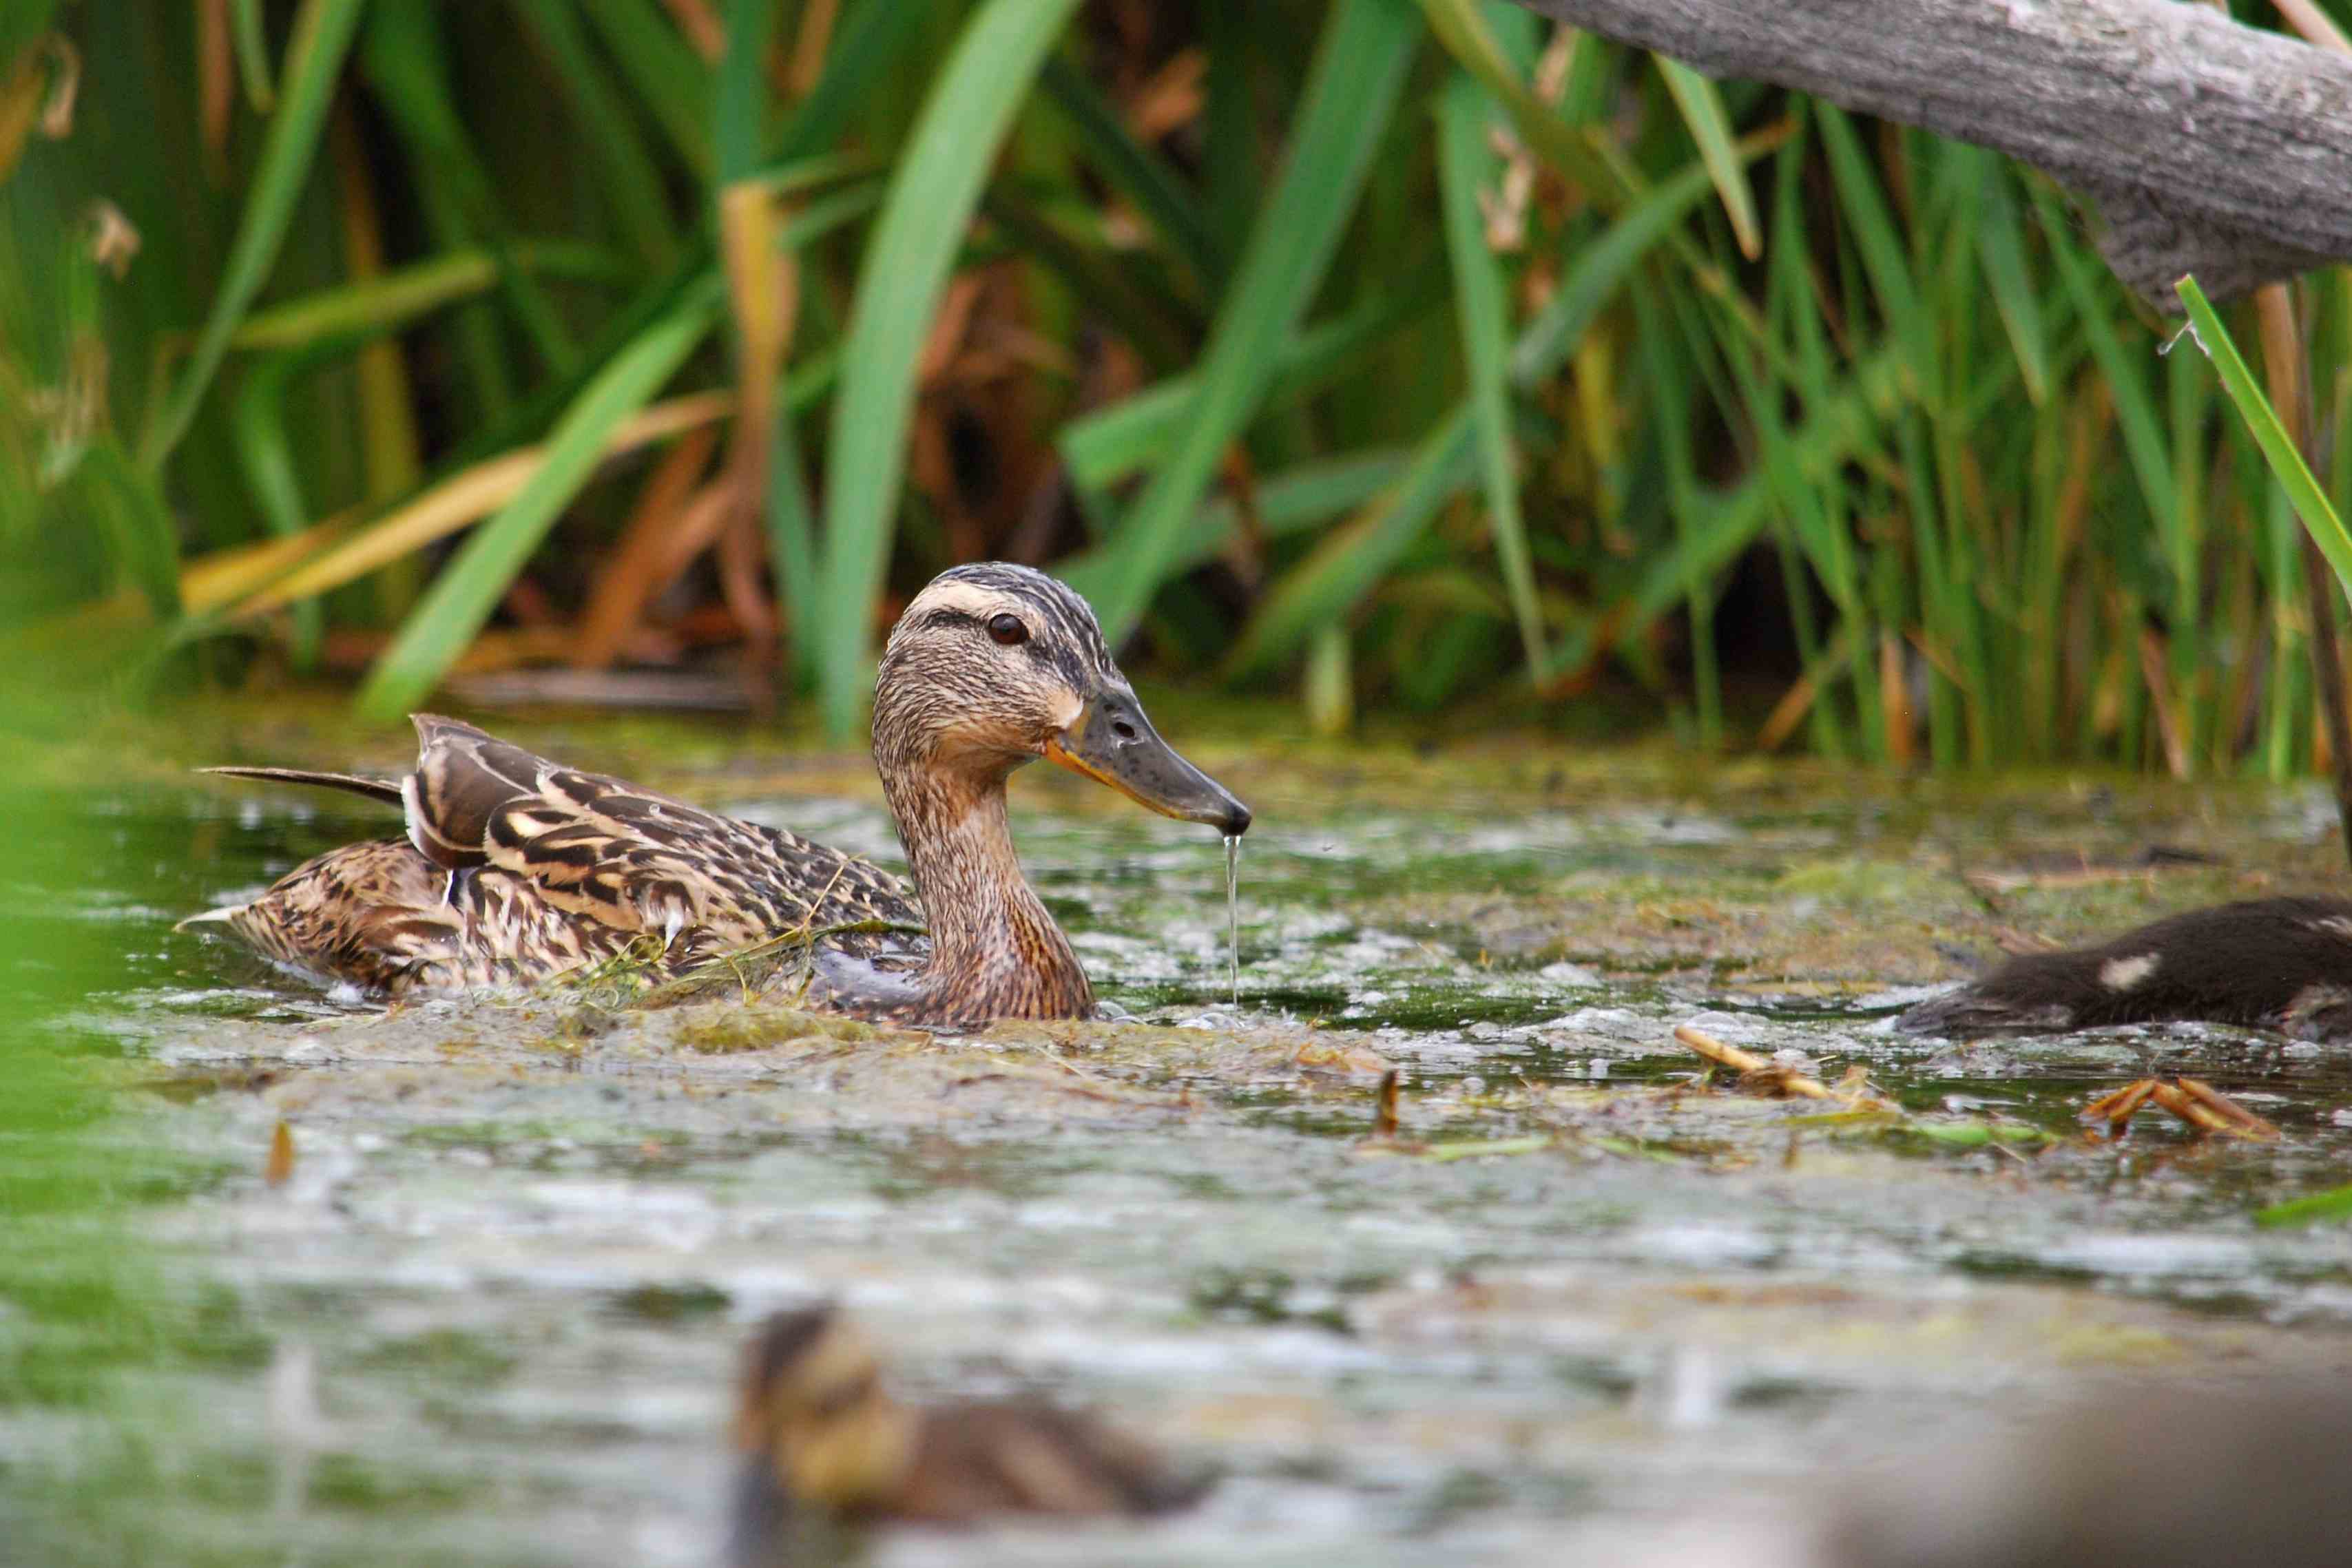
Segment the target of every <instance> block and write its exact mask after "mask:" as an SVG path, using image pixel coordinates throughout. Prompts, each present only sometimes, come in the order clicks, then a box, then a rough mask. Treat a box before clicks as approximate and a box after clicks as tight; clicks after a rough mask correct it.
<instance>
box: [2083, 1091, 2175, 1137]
mask: <svg viewBox="0 0 2352 1568" xmlns="http://www.w3.org/2000/svg"><path fill="white" fill-rule="evenodd" d="M2155 1092H2156V1080H2155V1079H2153V1078H2143V1079H2141V1080H2140V1081H2139V1082H2137V1083H2126V1084H2125V1085H2124V1086H2123V1087H2122V1088H2120V1089H2117V1090H2115V1091H2113V1092H2110V1093H2106V1094H2102V1095H2100V1096H2099V1097H2098V1098H2097V1099H2095V1100H2094V1101H2092V1102H2091V1103H2089V1104H2087V1105H2085V1106H2084V1107H2083V1109H2082V1111H2081V1113H2079V1114H2080V1117H2081V1119H2082V1120H2083V1121H2085V1122H2105V1124H2107V1135H2108V1136H2109V1137H2112V1138H2120V1137H2122V1136H2123V1135H2124V1132H2125V1130H2126V1128H2128V1127H2129V1126H2130V1125H2131V1119H2132V1116H2133V1115H2134V1113H2137V1111H2138V1110H2139V1108H2140V1107H2141V1106H2142V1105H2145V1104H2147V1102H2148V1097H2149V1096H2150V1095H2152V1094H2154V1093H2155Z"/></svg>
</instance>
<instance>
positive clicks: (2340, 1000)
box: [1895, 898, 2352, 1044]
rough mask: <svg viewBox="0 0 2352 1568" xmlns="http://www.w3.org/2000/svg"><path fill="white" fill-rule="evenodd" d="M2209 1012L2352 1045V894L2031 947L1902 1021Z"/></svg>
mask: <svg viewBox="0 0 2352 1568" xmlns="http://www.w3.org/2000/svg"><path fill="white" fill-rule="evenodd" d="M2186 1019H2198V1020H2202V1021H2204V1022H2208V1023H2223V1024H2235V1025H2238V1026H2241V1027H2242V1028H2247V1029H2266V1030H2276V1031H2277V1032H2279V1033H2281V1034H2284V1035H2289V1036H2292V1037H2294V1039H2297V1040H2317V1041H2321V1042H2324V1043H2329V1044H2339V1043H2346V1042H2352V902H2347V901H2345V900H2343V899H2336V898H2263V899H2253V900H2249V901H2247V902H2244V903H2240V904H2222V905H2221V906H2220V907H2218V908H2214V909H2197V910H2191V911H2189V913H2188V914H2185V915H2173V916H2171V917H2170V918H2168V919H2165V920H2159V921H2157V922H2156V923H2155V924H2153V925H2143V926H2141V927H2140V928H2139V929H2138V930H2137V931H2133V932H2130V933H2128V934H2126V935H2125V936H2118V937H2116V939H2115V940H2113V941H2111V942H2105V943H2102V944H2100V945H2099V946H2095V947H2079V948H2074V949H2072V950H2070V951H2067V952H2063V953H2028V954H2024V955H2021V956H2018V957H2014V958H2011V959H2010V960H2009V961H2008V962H2007V963H2005V964H2003V965H2002V966H2001V967H2000V968H1998V969H1995V970H1994V971H1993V972H1992V973H1991V974H1990V975H1987V976H1986V977H1984V978H1982V979H1980V980H1976V981H1972V982H1970V983H1969V984H1968V985H1964V986H1962V987H1960V988H1958V989H1957V990H1954V991H1950V992H1948V993H1946V994H1945V995H1943V996H1940V997H1934V998H1929V999H1928V1000H1927V1001H1924V1002H1921V1003H1919V1004H1918V1005H1917V1006H1916V1007H1914V1008H1912V1009H1910V1010H1909V1011H1907V1012H1906V1013H1904V1014H1903V1015H1902V1016H1901V1017H1900V1018H1898V1019H1895V1028H1897V1029H1899V1030H1903V1031H1904V1032H1905V1033H1906V1034H1936V1035H1948V1036H1951V1037H1954V1038H1957V1039H1969V1038H1972V1037H1975V1036H1979V1035H1993V1034H2062V1033H2064V1032H2066V1031H2068V1030H2078V1029H2095V1028H2098V1027H2101V1026H2103V1025H2107V1024H2126V1023H2158V1022H2165V1021H2173V1020H2186Z"/></svg>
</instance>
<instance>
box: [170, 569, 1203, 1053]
mask: <svg viewBox="0 0 2352 1568" xmlns="http://www.w3.org/2000/svg"><path fill="white" fill-rule="evenodd" d="M1014 632H1017V633H1018V635H1017V636H1016V635H1013V633H1014ZM415 725H416V733H417V763H416V768H415V771H414V772H412V773H411V774H409V775H408V776H407V778H405V779H403V780H401V781H400V782H399V783H397V784H394V783H389V782H386V781H383V780H378V779H360V778H355V777H352V776H351V775H348V774H328V773H309V772H302V771H299V770H295V769H288V768H220V769H216V770H215V771H219V772H224V773H230V774H235V775H238V776H242V777H248V778H257V779H270V780H276V781H279V782H290V783H299V784H307V785H320V786H324V787H328V788H332V789H346V790H350V791H352V792H355V793H358V794H362V795H365V796H368V797H369V798H371V799H373V800H380V801H383V802H385V803H387V804H395V803H396V804H397V805H399V806H400V808H401V810H402V811H403V813H404V816H405V818H406V821H407V827H408V836H407V839H406V841H401V840H387V841H375V842H369V843H361V844H352V845H348V846H346V847H344V848H342V849H339V850H334V851H331V852H328V853H326V854H324V855H320V856H319V857H318V858H317V859H315V860H312V861H310V862H308V863H306V864H304V865H302V866H300V867H299V868H297V869H296V870H295V871H294V872H292V873H289V875H288V876H286V877H285V878H284V879H283V880H281V881H280V882H279V883H278V884H277V885H276V886H274V887H272V888H271V889H269V891H268V893H266V894H263V895H262V896H260V897H259V898H257V899H255V900H253V901H252V902H251V903H249V904H237V905H233V906H230V907H228V908H225V909H220V910H215V911H214V912H212V913H211V914H210V915H205V916H200V917H199V918H201V919H209V920H215V921H219V922H223V923H225V924H226V925H228V926H229V927H230V928H231V929H232V930H234V931H236V933H237V934H238V935H239V936H243V937H244V938H245V939H246V940H247V941H248V942H250V943H251V944H252V945H253V946H256V947H257V948H258V949H260V950H261V951H262V952H263V953H265V954H267V955H268V956H270V957H272V958H274V959H276V960H278V962H280V963H283V964H286V965H289V966H290V967H295V968H298V969H300V970H303V971H306V972H309V973H311V974H315V975H319V976H320V977H325V978H327V979H329V980H331V981H337V982H342V983H346V984H351V985H354V986H357V987H359V988H362V989H363V990H365V991H368V992H372V993H375V994H379V995H386V996H404V995H410V994H415V993H420V992H432V991H446V990H455V989H464V988H475V987H485V986H514V985H530V984H535V983H538V982H541V981H545V980H549V979H552V978H556V977H562V976H565V975H568V974H572V973H575V972H577V971H579V970H581V969H583V967H588V966H591V965H594V964H597V963H600V962H603V961H605V960H609V959H613V958H615V957H618V956H623V955H624V954H626V955H630V956H634V957H635V958H638V959H641V960H644V961H646V962H647V963H648V964H650V965H651V966H652V967H656V969H660V970H667V971H672V972H675V971H677V970H679V969H683V968H687V967H691V966H693V965H696V964H698V963H701V962H704V961H706V960H708V959H710V958H712V957H715V956H719V955H722V954H727V953H730V952H734V951H737V950H740V949H742V948H746V947H750V946H755V945H758V944H762V943H767V942H772V941H774V940H776V939H778V938H782V937H788V936H793V935H795V934H797V935H800V936H808V937H811V938H812V941H813V947H814V956H813V961H812V965H811V967H810V970H809V981H810V985H809V989H808V991H807V993H806V999H807V1000H808V1001H809V1002H810V1003H812V1004H813V1005H815V1006H819V1007H824V1008H830V1009H835V1010H838V1011H843V1012H848V1013H854V1014H857V1015H859V1016H863V1017H869V1018H878V1019H894V1020H899V1021H906V1022H915V1023H966V1022H978V1021H982V1020H984V1019H991V1018H999V1017H1008V1016H1011V1017H1027V1018H1066V1017H1076V1016H1080V1015H1083V1014H1085V1013H1087V1012H1089V1011H1091V1010H1092V1009H1093V1007H1094V991H1093V988H1092V987H1090V986H1089V985H1088V984H1087V977H1086V973H1085V971H1084V970H1083V969H1082V968H1081V967H1079V965H1078V961H1077V956H1076V953H1075V952H1073V951H1072V949H1071V947H1070V944H1069V941H1068V939H1067V938H1066V937H1065V936H1063V935H1062V932H1061V930H1060V928H1059V927H1058V926H1056V925H1055V924H1054V920H1053V917H1052V916H1051V915H1048V914H1047V913H1046V911H1045V905H1044V904H1041V903H1040V902H1039V901H1038V899H1037V895H1036V894H1034V892H1033V891H1031V889H1030V887H1029V884H1028V882H1027V881H1026V879H1025V878H1024V876H1023V875H1022V873H1021V864H1020V860H1019V858H1018V856H1017V855H1015V853H1014V852H1013V837H1012V831H1011V829H1010V826H1009V824H1008V822H1007V821H1006V817H1005V800H1004V786H1005V780H1006V779H1007V778H1008V777H1009V776H1010V775H1011V774H1012V772H1013V769H1014V768H1018V767H1020V766H1022V765H1023V764H1024V763H1026V762H1029V761H1032V760H1034V759H1035V758H1038V757H1041V756H1045V757H1052V758H1055V760H1057V761H1060V762H1063V763H1065V764H1066V766H1069V767H1072V768H1075V769H1076V770H1077V771H1079V772H1082V773H1086V774H1088V775H1089V776H1091V777H1094V778H1097V779H1102V780H1103V781H1105V782H1107V783H1109V784H1111V785H1113V786H1114V787H1115V788H1118V789H1121V790H1123V791H1124V792H1126V793H1128V794H1129V795H1131V796H1133V797H1134V798H1136V799H1137V800H1141V801H1142V802H1143V803H1144V804H1146V805H1149V806H1151V807H1152V808H1153V809H1155V810H1161V811H1165V812H1167V813H1169V814H1171V815H1179V816H1185V817H1190V818H1192V819H1194V820H1197V821H1211V822H1215V823H1217V824H1218V825H1220V826H1222V827H1223V828H1224V829H1225V831H1229V832H1239V831H1243V830H1244V829H1245V828H1246V827H1247V826H1248V822H1249V812H1248V810H1247V808H1245V807H1244V806H1243V805H1242V804H1241V803H1240V802H1239V801H1237V800H1234V799H1233V797H1232V796H1230V795H1228V794H1226V793H1225V792H1224V791H1223V789H1220V788H1219V787H1218V786H1217V785H1215V784H1214V783H1213V781H1211V780H1210V779H1207V778H1206V777H1205V776H1203V775H1202V774H1201V773H1200V772H1199V771H1198V770H1197V769H1195V768H1192V765H1191V764H1189V763H1187V762H1185V761H1184V760H1183V759H1182V758H1180V757H1178V756H1176V754H1175V753H1174V752H1173V751H1171V750H1170V749H1169V748H1168V747H1167V745H1166V743H1165V742H1163V741H1161V740H1160V737H1158V736H1157V735H1156V734H1154V733H1153V732H1152V731H1151V728H1150V723H1149V722H1148V721H1147V720H1146V719H1145V718H1144V717H1143V714H1142V709H1141V708H1140V706H1138V705H1137V704H1136V702H1135V697H1134V694H1133V692H1132V691H1131V690H1129V688H1128V685H1127V682H1126V679H1125V677H1123V676H1122V675H1120V674H1119V673H1118V667H1117V666H1116V665H1115V664H1113V663H1112V662H1111V658H1110V653H1109V651H1108V648H1107V647H1106V646H1105V645H1104V643H1103V639H1102V633H1101V632H1100V630H1099V629H1098V628H1097V626H1096V624H1095V620H1094V615H1093V612H1091V611H1089V610H1088V609H1087V605H1086V602H1085V601H1083V600H1081V599H1079V598H1078V597H1077V596H1076V594H1074V593H1072V592H1071V591H1069V590H1068V589H1066V588H1064V587H1063V586H1062V585H1061V584H1059V583H1057V582H1055V581H1053V580H1051V579H1049V578H1046V577H1045V576H1044V575H1043V574H1041V573H1038V572H1035V571H1032V570H1028V569H1026V568H1024V567H1008V566H996V565H985V566H976V567H960V568H957V569H955V570H951V571H949V572H947V573H944V574H942V575H941V576H940V578H938V579H937V580H934V581H933V582H932V584H931V585H930V586H929V588H928V589H926V590H925V591H923V593H922V594H920V595H919V596H918V597H917V599H916V600H915V601H914V602H913V603H912V604H910V605H909V606H908V610H907V612H906V614H905V615H903V616H902V617H901V618H900V620H899V622H898V626H897V627H896V628H894V629H893V631H892V632H891V636H890V641H889V643H888V646H887V648H886V649H885V651H884V654H883V658H882V664H881V669H880V673H879V674H878V675H877V681H876V688H875V710H874V748H875V760H876V764H877V768H879V770H880V772H881V776H882V784H883V791H884V793H885V795H886V796H887V798H888V800H889V803H890V809H891V810H892V812H893V813H894V814H895V815H896V817H897V819H898V831H899V837H900V840H901V841H902V842H903V843H904V844H905V846H906V850H907V858H908V863H909V864H910V866H911V867H912V869H913V871H914V874H915V880H916V882H917V883H918V884H919V886H920V887H921V888H922V890H923V900H922V904H921V905H920V906H919V905H918V904H917V903H916V901H915V899H914V897H913V895H912V894H910V893H909V892H908V889H907V888H906V887H905V886H904V885H903V884H902V883H900V882H899V881H898V878H896V877H893V876H891V875H890V874H889V873H887V872H884V871H881V870H879V869H878V868H877V867H875V866H872V865H869V864H867V863H866V862H862V861H859V860H857V859H856V858H854V857H852V856H849V855H846V854H844V853H842V852H840V851H838V850H834V849H829V848H827V847H826V846H824V845H823V844H818V843H813V842H811V841H809V840H806V839H803V838H801V837H799V836H797V835H795V834H793V833H787V832H780V831H776V830H774V829H771V828H765V827H761V826H758V825H756V824H753V823H749V822H742V821H736V820H734V819H732V818H730V817H724V816H721V815H719V814H718V813H716V812H712V811H706V810H702V809H700V808H698V807H696V806H691V805H688V804H687V803H686V802H684V801H682V800H673V799H671V798H669V797H668V796H666V795H660V794H656V793H655V792H653V791H652V790H648V789H640V788H638V787H636V786H635V785H632V784H627V783H625V782H623V781H622V780H620V779H611V778H606V777H604V776H603V775H601V774H594V773H584V772H582V771H580V770H578V769H576V768H569V767H566V766H564V765H562V764H561V763H558V762H553V761H551V760H549V759H547V758H542V757H538V756H534V755H533V754H531V753H530V752H528V751H525V750H523V749H522V748H521V747H517V746H514V745H511V744H509V742H506V741H503V740H500V739H499V738H498V737H495V736H492V735H489V734H487V733H485V732H484V731H482V730H479V729H477V728H475V727H473V726H472V725H468V724H463V723H460V722H458V721H457V720H455V719H447V718H439V717H436V716H431V715H419V716H417V717H416V719H415ZM926 911H928V915H929V921H928V927H929V929H928V934H927V935H922V934H916V933H914V932H911V931H909V930H908V929H906V928H908V927H913V926H917V925H922V924H924V917H925V913H926ZM877 925H880V926H888V927H897V928H898V929H896V930H886V931H877V930H875V929H871V927H873V926H877ZM843 926H864V927H868V928H867V929H860V930H855V931H843V930H839V929H836V928H838V927H843Z"/></svg>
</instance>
